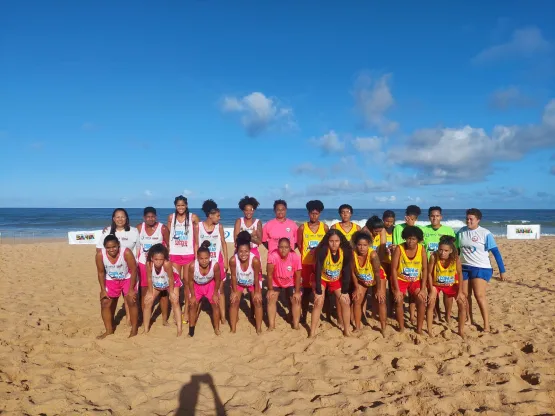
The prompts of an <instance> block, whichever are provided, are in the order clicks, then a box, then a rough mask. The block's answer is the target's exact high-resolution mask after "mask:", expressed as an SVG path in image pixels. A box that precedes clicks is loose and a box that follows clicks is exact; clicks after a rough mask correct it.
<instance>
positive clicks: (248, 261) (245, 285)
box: [229, 231, 263, 334]
mask: <svg viewBox="0 0 555 416" xmlns="http://www.w3.org/2000/svg"><path fill="white" fill-rule="evenodd" d="M250 237H251V236H250V234H249V233H248V231H241V232H240V233H239V234H238V235H237V253H236V254H234V255H233V257H232V258H231V259H230V260H229V268H230V270H231V296H230V306H229V321H230V323H231V332H232V333H235V332H236V330H237V318H238V315H239V304H240V303H241V297H242V295H243V293H244V292H245V289H246V290H247V291H248V292H249V293H250V298H251V310H254V317H255V322H256V333H257V334H261V333H262V314H263V311H262V282H261V281H260V279H259V278H258V276H259V275H260V270H261V269H262V266H261V264H260V259H259V258H258V257H256V256H255V255H254V253H252V252H251V238H250Z"/></svg>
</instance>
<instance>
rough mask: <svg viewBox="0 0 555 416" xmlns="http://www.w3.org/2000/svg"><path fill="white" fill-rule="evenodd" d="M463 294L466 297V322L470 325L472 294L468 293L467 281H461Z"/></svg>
mask: <svg viewBox="0 0 555 416" xmlns="http://www.w3.org/2000/svg"><path fill="white" fill-rule="evenodd" d="M462 290H463V293H464V295H465V296H466V306H467V308H466V322H468V323H472V316H471V315H472V293H471V292H470V285H469V284H468V280H463V289H462Z"/></svg>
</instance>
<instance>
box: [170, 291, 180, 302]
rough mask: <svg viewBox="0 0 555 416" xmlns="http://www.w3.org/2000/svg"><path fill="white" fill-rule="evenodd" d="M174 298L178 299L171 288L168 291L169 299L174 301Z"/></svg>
mask: <svg viewBox="0 0 555 416" xmlns="http://www.w3.org/2000/svg"><path fill="white" fill-rule="evenodd" d="M176 300H179V297H178V296H177V295H176V294H175V292H174V291H173V290H172V291H170V301H171V302H174V301H176Z"/></svg>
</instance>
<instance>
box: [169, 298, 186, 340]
mask: <svg viewBox="0 0 555 416" xmlns="http://www.w3.org/2000/svg"><path fill="white" fill-rule="evenodd" d="M173 293H175V296H176V299H175V300H173V301H171V304H172V311H173V316H174V318H175V323H176V324H177V336H178V337H179V336H181V333H182V332H183V324H182V322H181V308H180V307H179V288H178V287H174V288H173ZM168 298H169V296H168Z"/></svg>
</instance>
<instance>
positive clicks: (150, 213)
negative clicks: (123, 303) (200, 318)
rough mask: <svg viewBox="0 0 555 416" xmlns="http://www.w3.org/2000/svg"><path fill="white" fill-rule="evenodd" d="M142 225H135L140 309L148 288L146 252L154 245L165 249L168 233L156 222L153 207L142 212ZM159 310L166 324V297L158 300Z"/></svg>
mask: <svg viewBox="0 0 555 416" xmlns="http://www.w3.org/2000/svg"><path fill="white" fill-rule="evenodd" d="M143 220H144V222H143V223H142V224H139V225H137V230H139V244H138V246H137V258H138V263H139V275H140V285H141V307H142V308H143V309H144V307H145V295H146V292H147V287H148V280H147V277H146V256H147V254H148V250H150V248H151V247H152V246H153V245H154V244H159V243H163V244H164V245H165V246H166V247H167V246H168V243H169V238H170V231H169V230H168V228H167V227H166V226H165V225H164V224H162V223H159V222H158V217H157V216H156V209H155V208H153V207H146V208H145V209H144V211H143ZM160 308H161V309H162V319H163V320H164V322H167V320H168V315H169V305H168V298H167V297H166V296H164V297H162V298H160Z"/></svg>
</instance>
